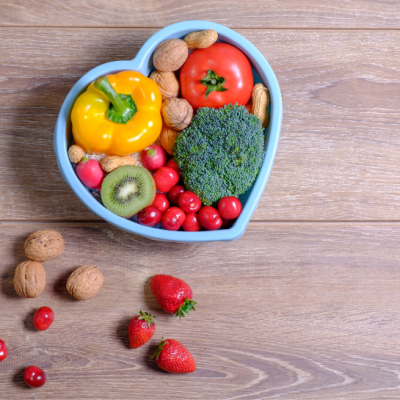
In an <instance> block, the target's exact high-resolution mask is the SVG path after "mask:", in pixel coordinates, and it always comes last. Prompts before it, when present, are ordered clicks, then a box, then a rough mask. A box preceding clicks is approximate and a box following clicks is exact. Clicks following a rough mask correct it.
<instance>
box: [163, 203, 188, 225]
mask: <svg viewBox="0 0 400 400" xmlns="http://www.w3.org/2000/svg"><path fill="white" fill-rule="evenodd" d="M185 218H186V216H185V213H184V212H183V211H182V210H181V209H180V208H178V207H171V208H169V209H168V210H167V211H166V212H165V213H164V215H163V216H162V218H161V225H162V226H163V228H164V229H166V230H167V231H177V230H178V229H179V228H180V227H181V226H182V224H183V223H184V222H185Z"/></svg>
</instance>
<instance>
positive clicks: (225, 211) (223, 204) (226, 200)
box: [218, 196, 242, 219]
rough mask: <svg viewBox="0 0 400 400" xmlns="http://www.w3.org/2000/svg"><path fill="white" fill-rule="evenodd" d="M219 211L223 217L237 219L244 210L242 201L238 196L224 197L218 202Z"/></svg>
mask: <svg viewBox="0 0 400 400" xmlns="http://www.w3.org/2000/svg"><path fill="white" fill-rule="evenodd" d="M218 212H219V214H220V215H221V217H222V218H223V219H236V218H237V217H238V216H239V215H240V213H241V212H242V203H241V202H240V200H239V199H238V198H237V197H233V196H227V197H223V198H222V199H221V200H220V201H219V203H218Z"/></svg>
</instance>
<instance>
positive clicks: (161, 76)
mask: <svg viewBox="0 0 400 400" xmlns="http://www.w3.org/2000/svg"><path fill="white" fill-rule="evenodd" d="M150 79H152V80H153V81H154V82H155V83H156V84H157V86H158V88H159V89H160V92H161V97H162V100H163V101H164V100H165V99H170V98H171V97H178V94H179V82H178V79H177V78H176V76H175V74H174V73H173V72H162V71H153V72H152V73H151V74H150Z"/></svg>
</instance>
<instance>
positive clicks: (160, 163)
mask: <svg viewBox="0 0 400 400" xmlns="http://www.w3.org/2000/svg"><path fill="white" fill-rule="evenodd" d="M140 161H141V163H142V165H143V167H145V168H146V169H148V170H149V171H152V172H155V173H154V176H153V178H154V182H155V184H156V188H157V190H158V191H159V192H162V193H157V194H156V196H155V199H154V201H153V203H152V204H151V205H150V206H148V207H146V208H144V209H143V210H142V211H140V212H139V213H138V214H137V220H138V222H139V224H141V225H144V226H150V227H151V226H155V225H157V224H158V223H160V222H161V225H162V227H163V228H164V229H166V230H169V231H176V230H178V229H179V228H181V227H182V229H183V230H185V231H188V232H195V231H199V230H200V229H201V228H204V229H206V230H210V231H211V230H216V229H219V228H221V227H223V228H225V229H227V228H230V227H231V226H232V224H233V222H234V220H235V219H236V218H237V217H238V216H239V215H240V213H241V212H242V204H241V203H240V200H239V199H238V198H236V197H233V196H227V197H223V198H222V199H221V200H220V201H219V203H218V210H217V209H216V208H214V207H211V206H203V207H202V206H201V201H200V199H199V197H198V196H197V195H196V194H195V193H193V192H190V191H188V190H186V189H185V187H184V186H182V185H180V184H179V180H180V177H181V171H180V170H179V168H178V166H177V165H176V163H175V161H174V160H173V159H172V158H171V159H170V160H168V161H167V156H166V154H165V151H164V149H163V148H162V147H161V146H158V145H155V144H153V145H151V146H150V147H148V148H147V149H145V150H143V151H142V152H141V154H140ZM170 206H171V207H170Z"/></svg>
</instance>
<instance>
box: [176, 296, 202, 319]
mask: <svg viewBox="0 0 400 400" xmlns="http://www.w3.org/2000/svg"><path fill="white" fill-rule="evenodd" d="M196 304H197V301H194V300H190V299H185V300H184V302H183V304H182V305H181V306H180V307H179V308H178V311H177V312H176V314H175V316H176V317H179V319H181V318H182V317H184V316H185V315H186V314H187V313H188V312H189V311H191V310H193V311H196V309H195V308H194V306H195V305H196Z"/></svg>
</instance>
